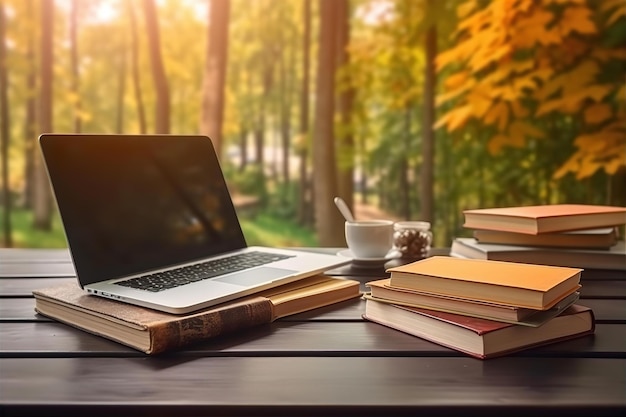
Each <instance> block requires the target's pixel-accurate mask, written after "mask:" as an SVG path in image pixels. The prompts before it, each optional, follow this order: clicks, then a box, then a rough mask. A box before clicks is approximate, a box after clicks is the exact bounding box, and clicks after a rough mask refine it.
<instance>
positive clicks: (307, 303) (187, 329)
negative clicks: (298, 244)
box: [33, 275, 360, 354]
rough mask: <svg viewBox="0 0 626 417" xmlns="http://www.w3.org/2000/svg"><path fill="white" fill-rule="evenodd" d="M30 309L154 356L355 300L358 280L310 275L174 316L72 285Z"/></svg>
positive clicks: (42, 293) (38, 295) (41, 297)
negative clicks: (290, 316)
mask: <svg viewBox="0 0 626 417" xmlns="http://www.w3.org/2000/svg"><path fill="white" fill-rule="evenodd" d="M33 295H34V296H35V311H36V312H38V313H40V314H42V315H44V316H47V317H49V318H52V319H54V320H57V321H59V322H62V323H65V324H68V325H71V326H74V327H76V328H79V329H81V330H85V331H87V332H89V333H93V334H96V335H99V336H103V337H105V338H108V339H111V340H114V341H117V342H119V343H122V344H124V345H127V346H130V347H132V348H134V349H137V350H140V351H142V352H144V353H146V354H158V353H162V352H166V351H170V350H173V349H177V348H181V347H184V346H187V345H190V344H192V343H194V342H198V341H201V340H206V339H209V338H212V337H217V336H221V335H226V334H229V333H234V332H237V331H241V330H244V329H248V328H251V327H254V326H258V325H262V324H267V323H270V322H272V321H274V320H277V319H279V318H281V317H285V316H288V315H292V314H296V313H300V312H303V311H308V310H312V309H315V308H318V307H323V306H327V305H330V304H334V303H338V302H340V301H345V300H348V299H351V298H356V297H359V296H360V289H359V282H358V281H354V280H349V279H342V278H331V277H326V276H321V275H319V276H314V277H309V278H303V279H301V280H298V281H295V282H291V283H288V284H285V285H282V286H279V287H276V288H272V289H269V290H265V291H262V292H259V293H257V294H255V295H252V296H247V297H244V298H240V299H237V300H234V301H231V302H227V303H224V304H220V305H218V306H215V307H210V308H208V309H204V310H199V311H197V312H193V313H189V314H183V315H176V314H169V313H164V312H160V311H157V310H152V309H148V308H144V307H140V306H135V305H131V304H126V303H122V302H119V301H115V300H109V299H106V298H101V297H97V296H93V295H89V294H87V293H86V292H84V291H83V290H82V289H81V288H80V287H79V286H78V284H76V283H73V282H72V283H68V284H64V285H59V286H54V287H47V288H43V289H40V290H35V291H33Z"/></svg>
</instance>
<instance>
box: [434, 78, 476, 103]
mask: <svg viewBox="0 0 626 417" xmlns="http://www.w3.org/2000/svg"><path fill="white" fill-rule="evenodd" d="M474 85H476V79H475V78H470V79H469V80H468V81H467V82H465V83H464V84H463V85H461V87H460V88H457V89H456V90H453V91H450V92H447V93H444V94H439V95H438V96H437V98H436V100H435V104H436V105H437V106H441V105H442V104H444V103H446V102H448V101H450V100H452V99H454V98H456V97H458V96H460V95H462V94H464V93H465V92H467V90H469V89H471V88H472V87H474Z"/></svg>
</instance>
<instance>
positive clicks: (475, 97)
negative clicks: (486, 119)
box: [467, 90, 493, 119]
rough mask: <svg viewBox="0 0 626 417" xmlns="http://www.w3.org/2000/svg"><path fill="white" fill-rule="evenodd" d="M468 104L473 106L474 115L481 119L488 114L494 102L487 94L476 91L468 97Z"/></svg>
mask: <svg viewBox="0 0 626 417" xmlns="http://www.w3.org/2000/svg"><path fill="white" fill-rule="evenodd" d="M467 103H468V104H469V105H470V106H471V112H472V115H473V116H474V117H477V118H479V119H480V118H482V117H483V116H484V115H485V113H487V110H489V108H490V107H491V105H492V103H493V101H492V100H491V99H490V98H489V96H488V95H487V94H484V93H483V92H481V91H479V90H474V91H472V92H471V93H470V94H469V95H468V96H467Z"/></svg>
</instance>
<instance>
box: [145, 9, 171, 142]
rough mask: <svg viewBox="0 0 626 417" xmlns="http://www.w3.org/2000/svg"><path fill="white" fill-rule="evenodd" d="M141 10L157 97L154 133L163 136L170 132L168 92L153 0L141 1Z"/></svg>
mask: <svg viewBox="0 0 626 417" xmlns="http://www.w3.org/2000/svg"><path fill="white" fill-rule="evenodd" d="M143 9H144V14H145V17H146V29H147V33H148V43H149V50H150V62H151V66H152V76H153V78H154V89H155V91H156V96H157V99H156V112H155V127H156V133H163V134H165V133H169V132H170V91H169V85H168V82H167V76H166V75H165V68H164V67H163V59H162V58H161V39H160V33H159V20H158V17H157V12H156V8H155V6H154V0H143Z"/></svg>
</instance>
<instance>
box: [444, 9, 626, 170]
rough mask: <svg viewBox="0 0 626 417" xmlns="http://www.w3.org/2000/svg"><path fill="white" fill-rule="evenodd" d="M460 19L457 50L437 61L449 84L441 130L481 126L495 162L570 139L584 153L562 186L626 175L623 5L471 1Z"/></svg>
mask: <svg viewBox="0 0 626 417" xmlns="http://www.w3.org/2000/svg"><path fill="white" fill-rule="evenodd" d="M481 4H485V6H484V7H481ZM457 14H458V17H459V24H458V26H457V31H456V32H455V33H454V34H453V37H454V39H455V40H456V43H455V46H454V47H452V48H451V49H449V50H447V51H444V52H443V53H441V54H440V55H439V56H438V59H437V67H438V70H439V72H440V73H445V74H449V75H448V76H447V77H446V78H445V84H444V88H445V90H444V92H443V93H442V94H440V95H439V96H438V98H437V105H438V106H439V107H440V108H441V109H444V110H447V111H445V112H444V113H443V114H442V116H441V117H440V118H439V120H438V121H437V123H436V125H435V127H436V128H445V129H447V130H448V131H449V132H462V130H463V128H464V127H465V126H466V125H467V124H468V123H469V122H475V123H478V124H479V125H480V126H483V127H484V129H485V130H487V131H488V132H490V139H489V141H488V148H489V151H490V152H491V153H492V154H494V155H497V154H498V153H500V152H502V151H503V150H505V149H506V147H519V148H521V147H524V146H526V145H527V143H528V141H529V140H531V139H533V140H553V139H554V138H553V135H554V132H555V130H556V131H557V132H563V133H562V134H564V135H567V134H570V135H571V141H572V143H573V145H574V148H573V149H575V151H574V153H573V154H572V155H571V156H569V158H568V159H567V160H566V161H565V162H564V164H563V165H562V166H561V167H560V168H559V169H558V170H556V172H554V177H555V178H560V177H562V176H564V175H566V174H567V173H570V172H571V173H574V174H575V175H576V177H577V178H579V179H581V178H586V177H589V176H591V175H593V174H594V173H596V172H597V171H598V170H604V171H605V172H606V174H608V175H614V174H615V173H616V172H617V171H618V170H619V169H620V168H621V169H623V168H626V85H625V78H624V74H626V39H624V38H625V34H624V31H623V30H622V31H620V30H619V29H618V28H619V26H620V25H621V26H622V27H623V26H624V25H626V3H624V1H623V0H605V1H593V2H592V1H585V0H541V1H537V0H501V1H492V2H479V1H476V0H468V1H465V2H463V3H462V4H461V5H460V6H459V7H458V9H457ZM572 125H573V126H575V127H576V128H575V129H567V126H572ZM555 126H556V129H555ZM559 128H560V130H559ZM559 134H560V133H559Z"/></svg>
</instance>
